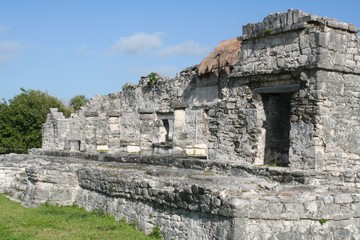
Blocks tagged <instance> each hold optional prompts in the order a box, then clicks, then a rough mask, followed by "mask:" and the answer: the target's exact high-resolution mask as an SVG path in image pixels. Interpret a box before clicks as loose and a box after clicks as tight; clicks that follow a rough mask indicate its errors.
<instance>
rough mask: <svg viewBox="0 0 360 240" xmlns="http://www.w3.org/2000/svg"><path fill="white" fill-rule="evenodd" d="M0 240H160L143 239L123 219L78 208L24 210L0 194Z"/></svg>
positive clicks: (48, 207) (48, 206) (144, 236)
mask: <svg viewBox="0 0 360 240" xmlns="http://www.w3.org/2000/svg"><path fill="white" fill-rule="evenodd" d="M0 212H1V218H0V239H2V240H10V239H22V240H31V239H36V240H45V239H47V240H48V239H54V240H55V239H64V240H66V239H69V240H70V239H71V240H73V239H74V240H77V239H79V240H80V239H124V240H126V239H128V240H130V239H139V240H141V239H144V240H145V239H160V238H158V237H152V236H146V235H145V234H143V233H141V232H140V231H139V230H136V229H135V228H134V227H132V226H129V225H128V224H126V222H125V221H124V220H121V221H119V222H117V221H115V219H114V217H112V216H109V215H108V214H103V215H97V214H94V213H90V212H87V211H86V210H84V209H83V208H79V207H78V206H51V205H49V204H45V205H42V206H40V207H39V208H24V207H23V206H21V205H20V204H19V203H15V202H12V201H11V200H9V199H8V198H6V197H5V196H3V195H0Z"/></svg>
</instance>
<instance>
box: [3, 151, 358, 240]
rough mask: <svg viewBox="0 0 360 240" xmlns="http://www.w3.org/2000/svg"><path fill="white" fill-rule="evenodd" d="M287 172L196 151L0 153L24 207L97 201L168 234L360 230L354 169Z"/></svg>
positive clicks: (353, 233) (281, 235)
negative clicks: (190, 154)
mask: <svg viewBox="0 0 360 240" xmlns="http://www.w3.org/2000/svg"><path fill="white" fill-rule="evenodd" d="M44 154H47V155H44ZM49 155H53V156H49ZM56 155H58V156H56ZM59 155H62V156H59ZM72 155H76V157H77V158H74V156H72ZM84 158H92V160H86V159H84ZM141 162H142V163H141ZM150 163H151V164H150ZM160 164H161V165H160ZM187 166H188V167H187ZM189 166H191V168H190V167H189ZM291 172H292V174H289V171H288V170H287V169H286V168H281V167H270V166H257V167H256V166H250V165H249V166H246V165H238V164H235V163H231V162H222V163H219V162H211V161H208V160H202V159H196V158H181V157H178V158H166V157H147V158H140V157H137V156H116V155H110V154H107V155H103V154H93V155H92V156H88V154H83V155H82V156H81V154H79V153H76V154H71V153H69V152H67V153H66V152H62V153H61V152H53V153H52V154H51V152H42V151H35V152H34V154H33V155H15V154H12V155H4V156H1V157H0V176H1V177H0V191H1V192H5V193H6V194H7V195H9V196H10V197H11V198H13V199H16V200H19V201H21V202H22V203H23V204H24V205H25V206H37V205H39V204H41V203H43V202H46V201H48V202H51V203H53V204H64V205H70V204H74V203H76V204H78V205H79V206H82V207H85V208H86V209H87V210H95V209H102V210H104V211H106V212H108V213H110V214H113V215H115V216H116V218H117V219H120V218H123V217H125V218H126V219H127V220H128V221H135V222H136V223H137V225H138V227H139V228H140V229H143V230H144V231H145V232H150V231H151V230H152V228H153V227H155V226H160V228H161V231H162V233H163V235H164V237H165V239H359V238H360V229H359V226H360V221H359V217H360V189H359V188H358V187H353V185H351V184H355V185H356V184H357V180H356V178H355V179H352V181H350V180H349V179H350V178H348V180H347V182H346V181H345V180H344V179H345V177H344V176H345V175H346V174H345V173H340V172H339V173H338V174H333V175H337V176H333V180H332V181H333V182H332V183H328V184H326V183H325V184H324V182H321V185H320V184H317V183H319V181H320V180H321V177H320V178H319V177H318V178H315V177H313V176H321V174H319V172H317V173H310V172H308V173H306V172H304V171H299V172H296V171H294V170H292V171H291ZM323 174H324V175H326V174H327V173H323ZM276 176H277V178H276ZM341 176H343V177H341ZM348 177H349V176H348ZM342 180H344V181H342ZM300 182H303V183H300ZM348 184H350V187H349V186H347V185H348Z"/></svg>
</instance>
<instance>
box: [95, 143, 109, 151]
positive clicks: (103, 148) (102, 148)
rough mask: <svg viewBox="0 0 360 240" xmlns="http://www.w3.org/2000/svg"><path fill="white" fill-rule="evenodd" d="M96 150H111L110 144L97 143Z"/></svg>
mask: <svg viewBox="0 0 360 240" xmlns="http://www.w3.org/2000/svg"><path fill="white" fill-rule="evenodd" d="M96 150H97V151H98V152H102V151H104V152H107V151H109V146H108V145H97V146H96Z"/></svg>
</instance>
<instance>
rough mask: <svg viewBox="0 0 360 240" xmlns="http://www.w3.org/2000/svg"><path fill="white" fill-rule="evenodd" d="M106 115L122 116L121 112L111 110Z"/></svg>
mask: <svg viewBox="0 0 360 240" xmlns="http://www.w3.org/2000/svg"><path fill="white" fill-rule="evenodd" d="M106 115H107V116H108V117H121V115H122V114H121V112H119V111H110V112H107V113H106Z"/></svg>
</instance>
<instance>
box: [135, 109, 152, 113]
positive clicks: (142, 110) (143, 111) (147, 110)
mask: <svg viewBox="0 0 360 240" xmlns="http://www.w3.org/2000/svg"><path fill="white" fill-rule="evenodd" d="M138 113H140V114H152V113H154V110H153V109H147V108H139V110H138Z"/></svg>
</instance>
